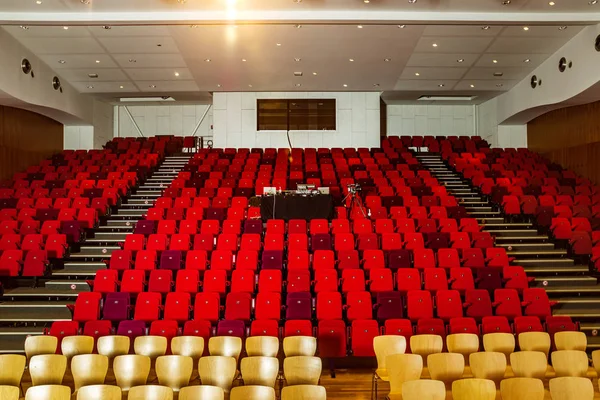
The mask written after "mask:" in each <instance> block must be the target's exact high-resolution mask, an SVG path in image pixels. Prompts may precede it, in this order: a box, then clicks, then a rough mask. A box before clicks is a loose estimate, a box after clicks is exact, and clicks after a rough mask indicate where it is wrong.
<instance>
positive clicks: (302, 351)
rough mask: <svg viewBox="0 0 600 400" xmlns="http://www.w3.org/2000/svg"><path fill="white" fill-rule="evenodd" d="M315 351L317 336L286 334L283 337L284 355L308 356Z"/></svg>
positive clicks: (312, 354)
mask: <svg viewBox="0 0 600 400" xmlns="http://www.w3.org/2000/svg"><path fill="white" fill-rule="evenodd" d="M316 352H317V338H315V337H312V336H288V337H286V338H284V339H283V353H284V354H285V356H286V357H294V356H309V357H312V356H314V355H315V354H316Z"/></svg>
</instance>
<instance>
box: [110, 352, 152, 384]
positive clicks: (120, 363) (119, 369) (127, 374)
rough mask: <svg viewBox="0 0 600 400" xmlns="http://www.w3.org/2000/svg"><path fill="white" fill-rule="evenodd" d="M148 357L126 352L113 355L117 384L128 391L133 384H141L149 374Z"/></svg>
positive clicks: (144, 382)
mask: <svg viewBox="0 0 600 400" xmlns="http://www.w3.org/2000/svg"><path fill="white" fill-rule="evenodd" d="M150 365H151V361H150V357H148V356H140V355H137V354H126V355H123V356H117V357H115V360H114V362H113V371H114V373H115V379H116V381H117V385H118V386H119V387H120V388H121V389H122V390H123V391H128V390H129V389H131V388H132V387H134V386H143V385H145V384H146V381H147V380H148V375H149V374H150Z"/></svg>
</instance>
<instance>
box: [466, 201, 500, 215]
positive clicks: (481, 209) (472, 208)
mask: <svg viewBox="0 0 600 400" xmlns="http://www.w3.org/2000/svg"><path fill="white" fill-rule="evenodd" d="M482 204H486V203H482ZM465 209H466V210H467V212H468V213H469V214H473V213H488V214H489V213H492V212H494V209H493V208H492V207H489V206H478V205H477V206H476V205H469V206H465Z"/></svg>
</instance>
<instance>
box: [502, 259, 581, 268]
mask: <svg viewBox="0 0 600 400" xmlns="http://www.w3.org/2000/svg"><path fill="white" fill-rule="evenodd" d="M512 264H513V265H521V266H523V267H533V266H536V265H539V266H544V267H548V266H556V267H564V266H572V265H575V260H573V259H570V258H528V259H522V258H516V259H515V260H514V261H513V262H512Z"/></svg>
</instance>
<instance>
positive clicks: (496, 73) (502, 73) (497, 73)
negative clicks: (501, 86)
mask: <svg viewBox="0 0 600 400" xmlns="http://www.w3.org/2000/svg"><path fill="white" fill-rule="evenodd" d="M494 76H495V77H500V76H504V72H494Z"/></svg>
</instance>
